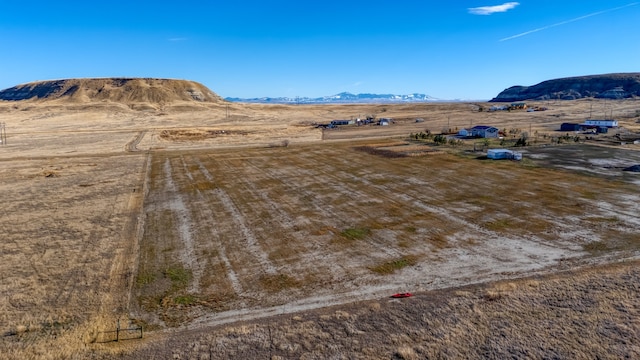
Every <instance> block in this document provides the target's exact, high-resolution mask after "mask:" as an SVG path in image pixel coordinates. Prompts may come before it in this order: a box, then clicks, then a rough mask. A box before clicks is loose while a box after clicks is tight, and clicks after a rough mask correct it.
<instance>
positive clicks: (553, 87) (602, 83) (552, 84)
mask: <svg viewBox="0 0 640 360" xmlns="http://www.w3.org/2000/svg"><path fill="white" fill-rule="evenodd" d="M636 96H640V73H624V74H606V75H592V76H579V77H569V78H562V79H555V80H547V81H544V82H541V83H539V84H537V85H533V86H512V87H510V88H508V89H506V90H504V91H502V92H501V93H500V94H498V96H497V97H495V98H494V99H492V100H491V101H493V102H512V101H523V100H550V99H561V100H575V99H581V98H585V97H594V98H603V99H626V98H632V97H636Z"/></svg>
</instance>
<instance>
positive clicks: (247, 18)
mask: <svg viewBox="0 0 640 360" xmlns="http://www.w3.org/2000/svg"><path fill="white" fill-rule="evenodd" d="M639 20H640V2H634V1H625V0H607V1H588V0H587V1H562V0H535V1H527V0H520V1H517V2H513V1H492V0H478V1H475V0H474V1H459V0H442V1H424V0H423V1H413V0H406V1H403V2H394V1H377V0H368V1H360V0H356V1H349V0H342V1H333V0H327V1H323V2H303V1H297V2H293V1H267V0H263V1H231V2H227V1H225V2H215V1H207V0H201V1H163V0H155V1H133V0H130V1H121V0H111V1H85V0H83V1H75V0H67V1H42V0H31V1H28V2H18V1H14V0H0V49H2V51H0V89H4V88H8V87H11V86H14V85H17V84H21V83H26V82H31V81H36V80H48V79H61V78H76V77H116V76H118V77H158V78H175V79H188V80H194V81H198V82H201V83H203V84H204V85H206V86H207V87H209V88H210V89H211V90H213V91H214V92H216V93H218V94H219V95H221V96H223V97H245V98H246V97H262V96H271V97H276V96H289V97H295V96H309V97H316V96H323V95H333V94H336V93H339V92H342V91H349V92H352V93H394V94H408V93H414V92H417V93H424V94H428V95H431V96H434V97H437V98H441V99H478V100H479V99H490V98H492V97H494V96H495V95H497V94H498V93H499V92H500V91H502V90H503V89H505V88H507V87H509V86H512V85H534V84H536V83H538V82H541V81H544V80H548V79H553V78H558V77H567V76H578V75H591V74H602V73H611V72H640V68H639V67H638V64H640V31H638V22H639Z"/></svg>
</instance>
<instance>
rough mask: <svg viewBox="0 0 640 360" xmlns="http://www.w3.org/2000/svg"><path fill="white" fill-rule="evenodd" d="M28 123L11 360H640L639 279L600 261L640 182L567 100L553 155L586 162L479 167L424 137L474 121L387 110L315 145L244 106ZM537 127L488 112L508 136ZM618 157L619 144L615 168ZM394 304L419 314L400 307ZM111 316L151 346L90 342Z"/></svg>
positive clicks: (547, 124)
mask: <svg viewBox="0 0 640 360" xmlns="http://www.w3.org/2000/svg"><path fill="white" fill-rule="evenodd" d="M620 104H623V103H622V102H621V103H620ZM632 105H633V104H632ZM632 105H628V104H627V103H626V102H625V103H624V106H632ZM14 106H15V104H5V105H3V104H1V103H0V108H2V109H0V111H3V112H2V115H3V116H5V115H6V116H7V119H9V121H10V122H11V126H12V127H11V130H12V133H11V134H10V135H11V137H10V140H11V145H10V146H7V147H3V148H2V152H0V158H2V160H3V167H2V169H0V174H1V175H2V179H3V181H2V182H1V183H0V192H1V193H2V194H3V205H4V208H3V213H2V216H3V219H4V220H5V224H11V226H5V227H4V229H3V236H4V237H3V238H4V239H7V241H3V242H2V243H1V244H0V253H1V254H2V256H1V259H0V260H2V261H0V273H2V274H3V275H2V276H3V278H2V279H3V281H2V282H1V283H2V285H1V286H0V294H2V296H0V324H1V328H0V331H1V333H2V334H3V335H4V337H3V340H2V341H1V342H0V352H1V353H2V354H4V355H6V357H7V358H9V359H14V358H15V359H17V358H53V359H55V358H65V359H67V358H68V359H79V358H94V359H100V358H125V359H126V358H148V357H154V356H155V357H158V356H160V357H163V356H165V355H166V356H169V357H171V356H174V357H176V358H256V357H257V358H274V359H276V358H305V357H318V356H321V357H335V358H340V357H353V358H358V357H363V358H377V357H383V358H393V357H400V358H437V357H438V356H442V354H443V353H444V352H443V351H446V354H447V355H448V356H451V357H455V358H457V357H464V356H467V357H468V356H469V354H471V355H470V356H471V357H474V355H476V357H495V358H509V357H518V356H522V354H528V355H529V356H531V357H539V358H547V357H549V358H550V357H572V356H573V357H576V356H577V357H585V358H586V357H598V356H599V357H603V358H606V357H611V356H615V357H616V358H618V357H619V358H624V357H625V356H626V357H629V358H635V357H637V355H638V354H637V351H635V349H634V348H633V347H630V346H628V344H633V343H634V342H633V341H634V340H635V339H636V338H637V336H636V333H637V332H638V331H637V326H636V324H634V323H633V321H630V320H629V319H633V318H634V313H633V309H636V308H638V304H637V302H638V301H637V299H636V297H635V296H630V295H629V294H635V293H636V292H637V291H635V284H636V283H638V279H639V278H640V276H639V275H638V271H636V270H635V269H636V268H637V264H635V262H632V261H629V262H628V263H624V262H622V263H620V265H616V266H618V267H617V268H616V269H611V268H610V267H598V265H597V263H601V262H604V261H613V262H619V261H623V260H625V259H628V258H629V257H632V256H634V255H633V254H636V253H637V251H638V250H639V249H640V242H639V241H638V239H637V234H638V232H639V231H640V228H639V227H638V226H639V225H638V223H637V221H636V219H635V217H633V214H636V213H637V212H638V205H637V204H638V203H640V202H639V200H640V199H638V196H637V184H635V183H634V181H636V180H637V179H635V178H633V176H635V175H634V174H621V175H620V174H618V175H619V176H617V177H615V178H614V177H611V176H608V175H602V174H600V173H597V172H595V171H594V170H598V169H599V170H602V169H603V167H602V166H601V165H600V163H598V162H597V161H596V160H599V159H595V158H594V157H593V156H591V155H593V154H596V153H597V151H598V150H597V149H596V150H593V149H590V148H587V147H585V146H584V145H583V144H582V142H583V136H580V139H578V141H579V142H578V145H574V144H576V138H577V137H578V136H576V135H575V134H570V137H569V138H564V135H562V134H561V133H558V132H553V131H551V130H549V129H551V128H553V126H554V122H558V123H559V122H560V121H565V120H566V118H567V117H571V116H576V117H577V116H582V114H583V113H584V112H583V111H582V112H581V111H579V109H580V108H579V107H578V106H576V105H573V103H567V104H566V105H565V104H554V107H558V108H561V109H562V110H561V111H560V110H558V109H550V110H548V111H549V113H548V115H547V114H544V117H540V119H539V120H536V121H539V123H534V124H533V129H535V130H536V131H540V133H539V134H538V135H536V136H535V138H536V139H537V138H538V137H539V138H540V139H544V140H545V141H544V142H546V143H548V142H550V140H551V138H552V137H556V139H554V141H557V138H558V135H561V136H563V138H562V139H561V140H559V141H562V142H563V143H570V145H565V146H561V147H539V148H538V147H531V148H529V149H527V152H526V153H530V154H533V153H534V152H536V154H539V155H540V156H539V157H538V158H535V159H534V158H533V157H532V158H531V159H526V160H525V161H523V162H520V163H515V162H492V161H477V160H476V157H477V154H475V155H474V154H470V153H467V152H466V151H467V150H471V147H472V146H473V144H474V143H476V142H478V143H479V142H480V141H482V140H470V141H466V140H465V143H464V144H460V143H459V142H457V143H453V142H451V140H448V139H447V141H446V144H443V145H441V146H439V147H437V148H436V147H434V146H431V145H433V140H432V139H433V138H434V136H433V135H432V134H431V133H430V132H429V131H426V132H425V131H424V129H425V127H426V126H429V127H430V128H432V129H433V128H435V129H447V131H449V130H450V129H451V128H454V127H455V128H458V127H462V126H467V124H468V123H469V120H470V119H469V118H468V117H469V116H470V114H472V113H470V112H469V110H468V105H466V104H465V105H457V104H421V105H419V106H415V107H413V105H412V106H411V107H403V106H404V105H403V106H396V105H385V108H386V113H385V116H387V115H388V116H389V117H393V118H394V119H396V123H395V124H393V125H392V126H389V127H373V126H371V127H368V126H363V127H360V128H356V127H355V126H354V127H353V129H345V130H343V129H341V130H340V131H328V132H327V133H326V134H325V135H324V136H326V139H327V140H328V141H327V142H324V143H321V144H318V143H316V142H319V140H320V136H323V135H321V131H319V130H317V129H309V126H308V125H306V127H305V126H301V125H300V119H302V118H304V119H307V118H308V116H306V115H307V114H311V113H312V112H311V110H310V109H311V107H305V106H297V107H287V106H279V107H278V108H276V107H273V108H271V107H270V108H268V109H267V108H266V107H265V108H261V107H257V106H256V107H246V108H242V109H241V108H240V107H239V106H238V107H236V108H234V112H235V113H237V115H233V116H231V117H229V118H226V117H225V116H220V113H219V111H224V107H222V108H220V109H222V110H220V109H218V108H216V107H215V106H210V107H204V105H203V107H202V108H203V109H205V110H206V111H200V112H198V113H195V112H184V111H182V110H180V108H179V105H175V106H174V105H171V104H167V105H166V106H164V107H163V109H162V110H161V111H160V112H158V113H154V112H153V111H155V110H153V107H151V108H149V107H148V106H143V105H140V106H137V107H135V108H136V109H142V110H141V111H144V112H138V111H137V110H135V109H134V110H132V109H133V108H134V107H126V106H125V107H120V106H119V105H117V104H107V103H104V104H102V103H101V104H73V105H70V106H72V107H71V108H66V107H65V106H66V105H64V104H56V105H55V106H54V105H51V104H49V105H47V106H44V105H40V104H38V103H36V102H34V103H32V104H30V105H28V107H29V109H25V110H24V111H22V110H20V109H18V108H13V107H14ZM198 106H200V105H198ZM633 106H637V105H633ZM20 107H27V106H26V105H24V104H23V105H20ZM458 107H460V108H458ZM3 109H6V111H5V110H3ZM69 109H71V110H69ZM105 109H108V111H105ZM265 109H266V110H265ZM274 109H275V110H274ZM313 109H314V110H313V111H314V112H313V114H314V115H313V116H316V117H318V118H321V117H329V116H331V117H333V116H334V114H338V113H339V112H340V111H345V109H346V110H348V111H349V112H352V111H358V112H360V113H363V114H366V113H371V112H376V113H382V111H381V109H382V107H380V106H378V105H375V104H374V105H366V106H359V107H357V106H348V107H347V106H345V107H334V108H330V109H331V111H334V109H338V110H335V111H336V112H335V113H334V112H329V111H328V110H325V109H329V108H322V107H313ZM339 109H342V110H339ZM576 109H577V110H576ZM276 110H277V111H278V113H277V115H273V116H271V115H269V116H265V115H264V114H265V113H268V112H270V111H276ZM67 111H71V112H72V113H73V114H74V115H68V114H66V113H65V112H67ZM158 111H159V110H158ZM425 111H427V112H429V114H428V115H425V114H424V112H425ZM625 111H627V113H632V112H629V110H625ZM399 112H400V113H401V114H399ZM76 114H82V116H77V115H76ZM222 114H224V113H222ZM269 114H272V113H269ZM273 114H275V113H273ZM523 114H524V113H522V112H513V113H512V114H509V113H508V112H500V113H499V114H498V113H489V112H487V113H483V114H476V115H477V116H478V117H482V118H483V119H487V121H488V122H489V124H490V125H495V126H496V127H500V128H504V129H509V128H510V127H512V126H514V125H515V126H519V125H516V124H517V122H515V121H516V120H517V117H518V116H519V117H521V116H522V115H523ZM561 114H563V115H561ZM576 114H577V115H576ZM449 115H451V123H452V124H451V125H450V124H448V123H447V122H448V117H449ZM555 115H561V116H559V117H556V116H555ZM79 117H81V118H82V122H79V121H78V118H79ZM417 117H421V118H424V119H426V120H425V122H424V123H423V124H415V122H414V119H415V118H417ZM275 118H277V119H278V121H277V122H278V124H275V122H276V121H274V119H275ZM406 119H409V120H406ZM245 120H247V121H245ZM249 120H250V121H249ZM287 121H290V122H291V124H295V125H291V124H286V122H287ZM305 121H306V120H305ZM309 121H311V120H309ZM474 122H476V123H477V120H475V119H474ZM150 124H153V125H150ZM247 124H250V125H247ZM274 124H275V125H274ZM463 124H464V125H463ZM633 124H634V123H633V122H632V121H631V120H629V121H627V123H625V126H633ZM527 125H528V124H527ZM145 127H149V130H141V129H143V128H145ZM151 127H153V128H157V129H158V130H153V129H151ZM14 128H15V129H16V130H15V132H13V131H14ZM49 129H54V131H51V132H49V131H48V130H49ZM57 129H63V130H61V131H57ZM68 129H73V130H68ZM218 129H225V131H227V129H228V131H229V133H227V132H225V134H224V135H223V134H222V133H219V134H216V133H215V131H218ZM163 130H167V131H166V132H163ZM145 131H146V132H145ZM210 131H214V133H211V132H210ZM357 131H362V133H356V132H357ZM508 131H509V130H507V132H508ZM530 131H533V130H530ZM630 131H635V130H633V129H632V130H630ZM545 132H547V133H545ZM408 133H411V134H412V136H411V139H410V141H408V140H409V139H407V138H406V134H408ZM354 134H355V135H354ZM361 134H362V135H361ZM389 134H393V135H392V136H395V138H393V139H391V140H388V139H383V138H384V137H388V136H390V135H389ZM534 134H536V133H534ZM441 135H442V134H441ZM523 135H524V133H523V132H519V133H517V132H516V131H514V132H513V134H511V135H510V136H507V137H506V140H507V142H505V144H506V146H511V145H513V144H515V142H516V141H517V140H518V137H522V136H523ZM360 136H362V139H358V137H360ZM374 136H375V137H377V138H376V139H375V140H372V139H371V138H369V139H368V138H367V137H374ZM445 138H446V136H445ZM593 138H595V139H596V140H593V141H599V140H600V139H602V138H604V136H603V135H594V136H593ZM609 138H610V139H615V138H613V135H611V136H610V137H609ZM132 139H133V140H132ZM285 139H291V141H292V143H295V144H296V146H289V147H288V148H287V149H284V146H283V144H284V143H285V142H284V140H285ZM301 139H302V140H301ZM308 140H312V141H314V143H311V144H309V143H305V141H308ZM333 140H338V141H333ZM340 140H347V141H344V142H343V141H340ZM529 141H533V140H532V139H527V143H528V142H529ZM590 141H592V140H590ZM131 143H135V144H136V146H128V144H131ZM619 143H620V141H617V143H614V142H611V143H609V145H611V147H610V148H607V149H606V152H607V153H610V154H612V155H611V157H612V158H613V159H616V160H618V161H619V160H620V159H621V157H620V156H618V155H619V153H616V152H615V151H616V149H615V148H613V146H619ZM271 144H274V146H270V145H271ZM490 144H492V145H497V144H498V140H495V141H491V143H490ZM247 145H249V146H253V147H251V148H249V147H247ZM232 146H235V148H231V147H232ZM359 147H362V148H364V149H362V150H361V151H360V150H359V149H358V150H356V151H353V150H354V149H357V148H359ZM436 149H437V150H436ZM545 151H546V152H545ZM552 151H557V152H556V153H554V152H552ZM568 153H570V154H571V155H572V156H571V157H568V156H566V154H568ZM583 153H584V154H588V155H590V156H588V157H587V158H588V159H591V160H593V161H592V162H585V161H584V160H580V159H579V157H580V156H579V155H581V154H583ZM398 154H401V155H398ZM416 154H421V155H423V154H427V155H428V156H417V155H416ZM433 154H438V155H437V156H433ZM147 159H148V160H149V162H148V168H147V167H145V164H146V161H147ZM567 161H573V162H572V163H567ZM580 161H582V162H580ZM585 164H590V165H588V166H587V165H585ZM591 164H592V165H591ZM553 166H557V168H558V169H553V168H550V167H553ZM579 168H582V169H584V170H585V172H589V174H590V175H588V176H585V175H584V174H582V173H580V172H579V171H577V170H575V169H579ZM567 169H571V170H570V171H569V170H567ZM147 170H148V171H147ZM607 171H616V170H615V169H614V170H611V169H607ZM48 174H52V176H50V177H46V176H47V175H48ZM138 221H140V222H138ZM585 234H588V235H585ZM407 254H410V255H407ZM411 254H417V255H411ZM461 259H463V260H461ZM461 263H462V264H463V265H464V266H460V264H461ZM584 264H589V265H588V266H587V267H585V268H583V269H582V270H580V271H576V272H573V273H568V274H565V273H562V274H560V275H550V274H551V273H553V272H554V271H555V269H556V268H561V269H562V270H563V271H564V270H566V269H576V268H577V267H580V266H583V265H584ZM594 268H595V269H596V270H595V271H593V270H592V269H594ZM532 269H533V270H532ZM532 272H533V273H532ZM529 275H533V276H535V281H533V280H531V279H523V280H517V279H510V280H509V281H508V282H505V283H498V284H495V283H491V281H492V280H494V279H495V278H496V276H499V277H501V278H505V277H508V278H518V277H523V276H529ZM485 282H489V283H488V284H487V285H483V284H482V283H485ZM468 283H476V284H478V285H475V286H469V287H462V288H460V287H459V286H464V285H465V284H468ZM509 284H513V285H509ZM447 287H455V289H451V290H448V289H443V288H447ZM396 291H411V292H413V293H415V294H416V296H414V297H412V298H409V299H402V300H400V301H397V300H393V301H391V300H389V301H387V299H385V297H386V295H387V292H388V293H392V292H396ZM461 294H462V295H461ZM354 301H357V303H355V304H351V303H352V302H354ZM327 304H332V305H336V307H333V308H324V309H320V310H311V311H309V309H316V308H322V307H323V306H326V305H327ZM465 309H466V310H465ZM469 309H471V311H467V310H469ZM238 314H240V315H238ZM593 314H596V315H598V316H592V315H593ZM272 315H276V316H275V317H273V316H272ZM265 316H269V318H266V319H263V317H265ZM240 318H241V319H243V323H234V324H228V323H230V322H231V323H233V322H234V321H237V320H238V319H240ZM567 318H571V319H574V318H579V319H580V321H579V322H566V321H564V320H566V319H567ZM540 319H544V320H545V321H544V324H542V323H541V322H540ZM549 319H551V320H549ZM554 319H556V320H557V319H564V320H563V321H555V320H554ZM603 319H605V320H606V321H605V322H604V323H603ZM116 320H121V321H122V323H123V326H126V324H127V323H130V324H144V328H145V331H147V330H149V331H153V332H155V333H154V334H152V336H150V337H149V338H147V339H145V340H144V341H143V342H137V341H136V342H133V341H131V342H127V343H126V344H124V342H122V343H120V344H116V343H109V344H101V343H99V342H100V341H96V339H97V340H100V339H101V338H102V337H101V336H102V335H100V334H102V333H104V332H108V331H112V330H113V329H114V327H115V324H116ZM382 320H384V321H382ZM225 324H228V325H225ZM452 324H453V325H452ZM186 326H188V327H190V328H191V329H192V330H193V331H188V332H187V331H183V330H182V329H183V328H184V327H186ZM172 327H173V328H174V329H172V330H171V331H168V332H167V331H166V330H167V328H172ZM540 329H544V331H541V330H540ZM594 329H596V331H594ZM157 330H160V331H157ZM156 331H157V332H156ZM145 334H146V332H145ZM167 334H170V337H166V336H167ZM504 334H508V336H504ZM585 334H586V335H585ZM105 338H109V337H108V336H107V337H105ZM327 339H330V341H327ZM456 339H465V341H462V340H456ZM468 339H473V341H468ZM525 340H526V341H525ZM532 342H535V344H536V346H535V347H532V346H530V345H529V344H530V343H532ZM478 344H481V345H478ZM612 349H613V350H612ZM318 354H320V355H318ZM576 354H577V355H576ZM166 356H165V357H166Z"/></svg>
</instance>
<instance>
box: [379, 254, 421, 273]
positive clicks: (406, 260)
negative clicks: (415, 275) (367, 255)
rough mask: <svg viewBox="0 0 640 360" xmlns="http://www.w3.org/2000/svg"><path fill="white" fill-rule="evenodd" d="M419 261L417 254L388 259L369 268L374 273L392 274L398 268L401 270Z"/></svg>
mask: <svg viewBox="0 0 640 360" xmlns="http://www.w3.org/2000/svg"><path fill="white" fill-rule="evenodd" d="M417 262H418V257H417V256H415V255H407V256H403V257H402V258H400V259H396V260H392V261H386V262H384V263H382V264H378V265H375V266H373V267H371V268H369V269H370V270H371V271H373V272H374V273H377V274H380V275H388V274H392V273H394V272H396V271H398V270H401V269H403V268H405V267H407V266H413V265H415V264H416V263H417Z"/></svg>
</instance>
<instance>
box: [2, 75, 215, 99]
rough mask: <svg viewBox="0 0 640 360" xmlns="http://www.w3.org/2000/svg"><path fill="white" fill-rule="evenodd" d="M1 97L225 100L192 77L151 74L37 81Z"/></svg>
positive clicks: (14, 89) (7, 90)
mask: <svg viewBox="0 0 640 360" xmlns="http://www.w3.org/2000/svg"><path fill="white" fill-rule="evenodd" d="M0 100H7V101H20V100H42V101H50V100H59V101H68V102H95V101H111V102H117V103H125V104H131V103H149V104H167V103H172V102H178V101H193V102H200V103H203V102H204V103H222V102H225V100H223V99H222V98H221V97H220V96H218V95H217V94H216V93H214V92H213V91H211V90H209V89H208V88H207V87H206V86H204V85H202V84H200V83H197V82H195V81H188V80H173V79H152V78H97V79H66V80H48V81H37V82H32V83H27V84H22V85H17V86H14V87H12V88H9V89H5V90H2V91H0Z"/></svg>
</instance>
